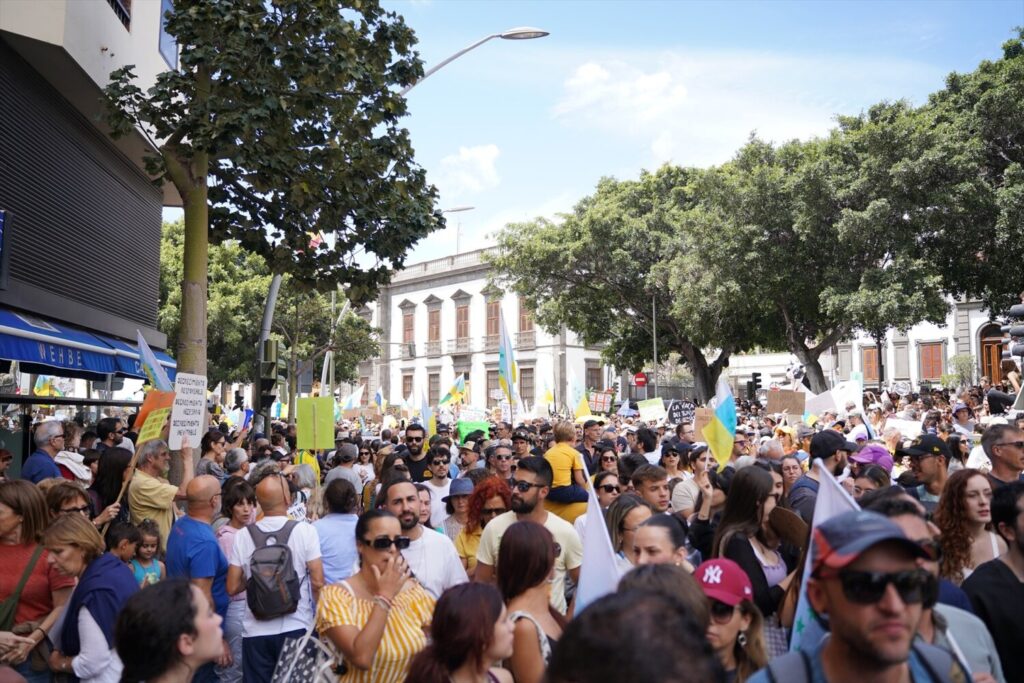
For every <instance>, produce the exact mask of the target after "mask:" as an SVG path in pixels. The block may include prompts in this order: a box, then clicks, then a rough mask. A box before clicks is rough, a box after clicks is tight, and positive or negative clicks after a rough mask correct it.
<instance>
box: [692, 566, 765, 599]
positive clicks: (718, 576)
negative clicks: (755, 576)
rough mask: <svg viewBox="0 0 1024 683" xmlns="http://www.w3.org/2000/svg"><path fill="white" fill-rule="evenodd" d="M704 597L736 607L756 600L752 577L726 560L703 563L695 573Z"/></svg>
mask: <svg viewBox="0 0 1024 683" xmlns="http://www.w3.org/2000/svg"><path fill="white" fill-rule="evenodd" d="M693 576H694V578H696V579H697V583H699V584H700V588H701V590H703V591H704V595H706V596H707V597H708V598H710V599H712V600H718V601H719V602H724V603H725V604H726V605H729V606H730V607H735V606H736V605H738V604H740V603H741V602H743V601H744V600H753V599H754V588H753V586H751V584H750V577H748V576H747V573H746V572H745V571H743V569H742V568H741V567H740V566H739V565H738V564H736V563H735V562H733V561H732V560H727V559H725V558H718V559H717V560H708V561H707V562H702V563H701V564H700V566H698V567H697V569H696V570H695V571H694V572H693Z"/></svg>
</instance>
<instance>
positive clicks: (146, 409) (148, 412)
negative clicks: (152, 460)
mask: <svg viewBox="0 0 1024 683" xmlns="http://www.w3.org/2000/svg"><path fill="white" fill-rule="evenodd" d="M173 405H174V392H173V391H156V390H154V391H150V392H149V393H148V394H146V399H145V400H144V401H143V402H142V407H141V408H139V416H138V417H137V418H135V428H136V429H138V430H139V438H138V439H136V440H135V446H136V448H137V447H138V446H139V445H140V444H144V443H146V442H147V441H151V440H152V439H159V438H160V432H162V431H163V428H164V423H165V422H166V421H167V418H168V416H170V414H171V406H173ZM203 405H204V406H205V405H206V404H205V399H204V404H203ZM196 445H199V442H198V441H197V442H196ZM179 448H180V445H179Z"/></svg>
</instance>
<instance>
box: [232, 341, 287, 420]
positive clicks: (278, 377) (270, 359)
mask: <svg viewBox="0 0 1024 683" xmlns="http://www.w3.org/2000/svg"><path fill="white" fill-rule="evenodd" d="M278 350H279V342H278V341H277V340H276V339H268V340H266V341H265V342H263V360H262V361H261V362H260V378H259V380H260V411H261V412H262V411H267V410H270V407H271V406H272V405H274V401H276V400H277V385H278V383H279V382H281V381H284V380H285V379H286V377H287V373H284V376H282V373H281V366H280V361H281V360H283V359H280V358H279V357H278V355H279V354H278ZM236 398H237V397H236Z"/></svg>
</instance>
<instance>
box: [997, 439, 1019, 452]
mask: <svg viewBox="0 0 1024 683" xmlns="http://www.w3.org/2000/svg"><path fill="white" fill-rule="evenodd" d="M993 445H994V446H1013V447H1015V448H1020V449H1021V450H1024V441H1004V442H1003V443H997V444H993Z"/></svg>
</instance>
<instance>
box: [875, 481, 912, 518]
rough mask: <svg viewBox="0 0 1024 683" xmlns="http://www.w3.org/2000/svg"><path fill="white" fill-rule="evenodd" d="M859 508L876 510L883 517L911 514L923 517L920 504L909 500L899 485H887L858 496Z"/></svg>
mask: <svg viewBox="0 0 1024 683" xmlns="http://www.w3.org/2000/svg"><path fill="white" fill-rule="evenodd" d="M859 503H860V509H861V510H870V511H871V512H877V513H878V514H880V515H882V516H884V517H902V516H903V515H913V516H914V517H920V518H921V519H924V518H925V515H924V513H923V512H921V505H920V503H917V502H915V501H913V500H910V499H909V498H908V496H907V493H906V492H905V491H904V490H903V489H902V488H901V487H899V486H889V487H887V488H884V489H875V490H874V491H868V492H866V493H865V494H864V495H863V496H861V497H860V501H859Z"/></svg>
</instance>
